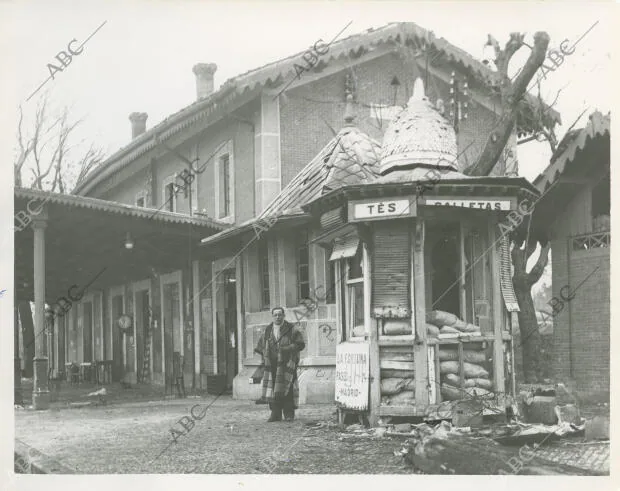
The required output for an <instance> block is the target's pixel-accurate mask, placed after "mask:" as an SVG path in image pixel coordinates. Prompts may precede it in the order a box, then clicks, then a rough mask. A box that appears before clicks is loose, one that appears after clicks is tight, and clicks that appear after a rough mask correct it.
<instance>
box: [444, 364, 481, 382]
mask: <svg viewBox="0 0 620 491" xmlns="http://www.w3.org/2000/svg"><path fill="white" fill-rule="evenodd" d="M463 367H464V372H465V378H488V377H489V372H487V371H486V370H485V369H484V368H483V367H481V366H480V365H476V364H474V363H468V362H464V363H463ZM439 372H440V373H442V374H443V373H454V374H455V375H458V374H459V362H458V361H442V362H440V363H439Z"/></svg>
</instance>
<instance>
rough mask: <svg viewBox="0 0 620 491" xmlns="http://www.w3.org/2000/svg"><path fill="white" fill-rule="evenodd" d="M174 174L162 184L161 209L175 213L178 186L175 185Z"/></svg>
mask: <svg viewBox="0 0 620 491" xmlns="http://www.w3.org/2000/svg"><path fill="white" fill-rule="evenodd" d="M175 181H176V174H173V175H171V176H169V177H167V178H166V179H164V183H163V196H162V201H163V205H162V208H163V209H164V210H167V211H173V212H174V211H177V193H178V190H179V186H178V185H177V184H176V182H175Z"/></svg>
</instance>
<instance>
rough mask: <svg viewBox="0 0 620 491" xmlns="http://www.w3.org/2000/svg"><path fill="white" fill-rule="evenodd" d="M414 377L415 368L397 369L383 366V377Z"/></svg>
mask: <svg viewBox="0 0 620 491" xmlns="http://www.w3.org/2000/svg"><path fill="white" fill-rule="evenodd" d="M392 377H395V378H412V377H415V372H414V371H413V370H397V369H396V368H382V369H381V378H382V379H384V378H392Z"/></svg>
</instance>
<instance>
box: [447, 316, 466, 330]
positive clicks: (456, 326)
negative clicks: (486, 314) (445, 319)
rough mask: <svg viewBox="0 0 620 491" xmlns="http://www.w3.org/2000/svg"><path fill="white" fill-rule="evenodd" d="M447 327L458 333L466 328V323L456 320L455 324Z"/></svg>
mask: <svg viewBox="0 0 620 491" xmlns="http://www.w3.org/2000/svg"><path fill="white" fill-rule="evenodd" d="M448 325H449V326H450V327H453V328H454V329H458V330H459V331H462V330H463V329H465V328H466V327H467V322H465V321H464V320H461V319H456V322H455V323H454V324H448Z"/></svg>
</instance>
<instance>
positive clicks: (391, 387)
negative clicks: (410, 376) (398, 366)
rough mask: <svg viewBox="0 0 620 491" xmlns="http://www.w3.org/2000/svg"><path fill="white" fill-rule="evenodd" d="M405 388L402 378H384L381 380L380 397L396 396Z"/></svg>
mask: <svg viewBox="0 0 620 491" xmlns="http://www.w3.org/2000/svg"><path fill="white" fill-rule="evenodd" d="M404 386H405V380H404V379H402V378H395V377H390V378H384V379H382V380H381V395H388V396H389V395H394V394H398V393H399V392H400V391H401V390H403V387H404Z"/></svg>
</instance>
